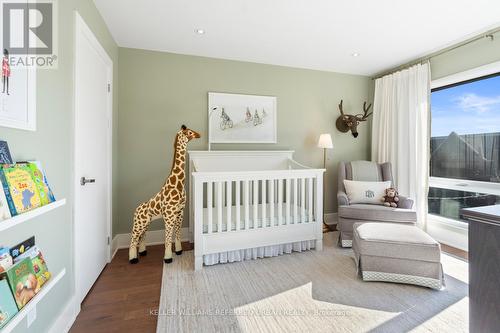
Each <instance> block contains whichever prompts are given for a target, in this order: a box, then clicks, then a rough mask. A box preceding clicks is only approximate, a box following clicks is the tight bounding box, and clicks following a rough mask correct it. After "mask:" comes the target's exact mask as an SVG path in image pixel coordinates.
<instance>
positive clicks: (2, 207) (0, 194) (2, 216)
mask: <svg viewBox="0 0 500 333" xmlns="http://www.w3.org/2000/svg"><path fill="white" fill-rule="evenodd" d="M11 217H12V215H11V214H10V208H9V202H8V201H7V197H6V196H5V192H4V190H3V183H2V179H1V177H0V222H1V221H3V220H7V219H10V218H11Z"/></svg>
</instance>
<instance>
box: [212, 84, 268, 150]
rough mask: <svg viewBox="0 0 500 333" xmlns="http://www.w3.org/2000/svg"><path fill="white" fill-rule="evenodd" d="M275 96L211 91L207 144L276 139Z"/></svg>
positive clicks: (256, 141)
mask: <svg viewBox="0 0 500 333" xmlns="http://www.w3.org/2000/svg"><path fill="white" fill-rule="evenodd" d="M276 113H277V99H276V97H275V96H257V95H240V94H228V93H216V92H209V93H208V132H209V133H208V145H209V149H210V144H211V143H276V142H277V114H276Z"/></svg>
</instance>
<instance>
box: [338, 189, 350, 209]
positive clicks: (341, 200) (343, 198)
mask: <svg viewBox="0 0 500 333" xmlns="http://www.w3.org/2000/svg"><path fill="white" fill-rule="evenodd" d="M337 202H338V204H339V206H348V205H349V198H347V194H346V193H345V192H343V191H338V192H337Z"/></svg>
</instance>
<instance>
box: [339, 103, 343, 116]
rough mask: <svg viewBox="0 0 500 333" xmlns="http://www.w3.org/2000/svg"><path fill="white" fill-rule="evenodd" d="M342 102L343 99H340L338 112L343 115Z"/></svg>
mask: <svg viewBox="0 0 500 333" xmlns="http://www.w3.org/2000/svg"><path fill="white" fill-rule="evenodd" d="M342 102H344V101H343V100H340V104H339V110H340V114H341V115H344V110H343V109H342Z"/></svg>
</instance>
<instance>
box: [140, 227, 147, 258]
mask: <svg viewBox="0 0 500 333" xmlns="http://www.w3.org/2000/svg"><path fill="white" fill-rule="evenodd" d="M147 254H148V250H147V249H146V233H145V232H144V233H143V234H142V236H141V237H140V238H139V255H140V256H145V255H147Z"/></svg>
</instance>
